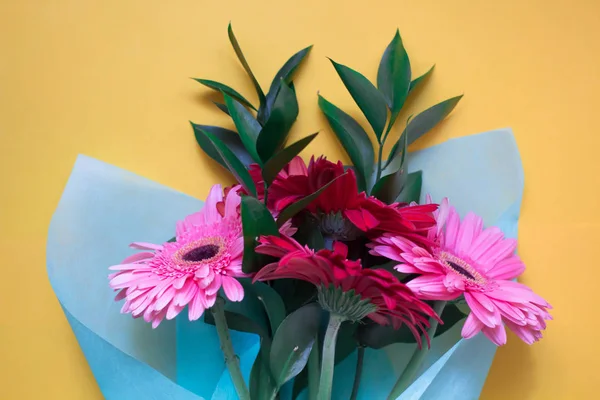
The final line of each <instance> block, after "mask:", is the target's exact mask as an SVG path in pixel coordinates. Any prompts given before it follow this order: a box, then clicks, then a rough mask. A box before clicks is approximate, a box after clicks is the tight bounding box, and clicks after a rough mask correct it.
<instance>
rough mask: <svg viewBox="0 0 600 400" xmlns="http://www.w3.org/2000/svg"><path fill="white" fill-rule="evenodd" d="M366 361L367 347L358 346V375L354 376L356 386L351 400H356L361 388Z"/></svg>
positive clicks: (353, 386) (353, 388) (353, 387)
mask: <svg viewBox="0 0 600 400" xmlns="http://www.w3.org/2000/svg"><path fill="white" fill-rule="evenodd" d="M364 359H365V347H364V346H362V345H361V346H358V358H357V359H356V373H355V374H354V385H352V394H351V395H350V400H356V397H357V396H358V388H359V387H360V378H361V376H362V369H363V362H364Z"/></svg>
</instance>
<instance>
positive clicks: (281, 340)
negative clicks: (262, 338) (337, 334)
mask: <svg viewBox="0 0 600 400" xmlns="http://www.w3.org/2000/svg"><path fill="white" fill-rule="evenodd" d="M320 321H321V307H320V306H319V305H318V304H316V303H311V304H307V305H305V306H304V307H302V308H299V309H298V310H296V311H294V312H293V313H292V314H290V315H288V316H287V318H286V319H285V320H284V321H283V322H282V323H281V325H280V326H279V329H277V332H276V333H275V337H274V338H273V344H272V346H271V354H270V357H269V359H270V366H271V373H272V374H273V377H274V378H275V382H276V383H277V386H278V387H281V386H282V385H283V384H284V383H286V382H287V381H289V380H290V379H292V378H293V377H295V376H296V375H298V374H299V373H300V372H301V371H302V370H303V369H304V367H305V366H306V363H307V362H308V356H309V355H310V351H311V350H312V346H313V344H314V343H315V338H316V336H317V334H318V331H319V325H320Z"/></svg>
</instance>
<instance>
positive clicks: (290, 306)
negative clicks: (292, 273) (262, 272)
mask: <svg viewBox="0 0 600 400" xmlns="http://www.w3.org/2000/svg"><path fill="white" fill-rule="evenodd" d="M273 289H275V290H276V291H277V293H279V295H280V296H281V298H282V299H283V302H284V303H285V310H286V312H287V313H288V314H291V313H293V312H294V311H296V310H297V309H299V308H300V307H302V306H304V305H306V304H308V303H310V302H312V301H314V300H315V299H316V298H317V288H316V287H315V286H314V285H313V284H312V283H309V282H305V281H299V280H297V279H278V280H276V281H273Z"/></svg>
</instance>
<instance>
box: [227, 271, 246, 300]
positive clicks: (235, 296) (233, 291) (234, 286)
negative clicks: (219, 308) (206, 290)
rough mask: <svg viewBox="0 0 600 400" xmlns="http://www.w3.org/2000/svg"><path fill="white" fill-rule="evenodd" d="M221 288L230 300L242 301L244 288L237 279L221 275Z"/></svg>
mask: <svg viewBox="0 0 600 400" xmlns="http://www.w3.org/2000/svg"><path fill="white" fill-rule="evenodd" d="M223 290H224V291H225V295H226V296H227V298H228V299H229V300H231V301H242V299H243V298H244V288H243V287H242V285H241V284H240V283H239V282H238V280H237V279H235V278H232V277H230V276H226V275H224V276H223Z"/></svg>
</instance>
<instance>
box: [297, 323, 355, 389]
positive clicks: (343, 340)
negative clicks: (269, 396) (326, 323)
mask: <svg viewBox="0 0 600 400" xmlns="http://www.w3.org/2000/svg"><path fill="white" fill-rule="evenodd" d="M357 327H358V325H357V324H354V323H352V322H350V321H346V322H344V323H342V326H341V327H340V330H339V332H338V337H337V340H336V343H335V365H338V364H339V363H341V362H342V361H344V360H345V359H346V358H347V357H348V356H349V355H350V354H352V353H353V352H354V350H356V347H357V346H358V343H357V341H356V329H357ZM307 385H308V373H307V371H306V370H304V371H302V373H301V374H299V375H298V376H297V377H296V379H294V389H293V392H292V399H296V398H297V397H298V396H299V395H300V393H301V392H302V391H303V390H304V388H305V387H306V386H307Z"/></svg>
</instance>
